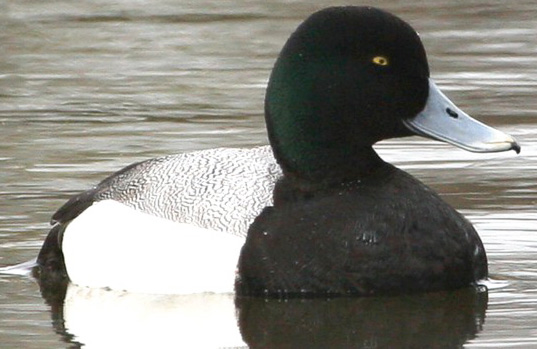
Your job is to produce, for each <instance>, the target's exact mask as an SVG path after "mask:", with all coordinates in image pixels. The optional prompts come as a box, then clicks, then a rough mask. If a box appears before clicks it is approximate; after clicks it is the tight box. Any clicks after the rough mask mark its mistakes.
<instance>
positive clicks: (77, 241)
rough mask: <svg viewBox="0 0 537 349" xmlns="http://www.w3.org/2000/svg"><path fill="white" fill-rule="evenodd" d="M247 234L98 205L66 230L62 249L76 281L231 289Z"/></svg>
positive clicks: (162, 289) (150, 289)
mask: <svg viewBox="0 0 537 349" xmlns="http://www.w3.org/2000/svg"><path fill="white" fill-rule="evenodd" d="M243 243H244V238H241V237H237V236H235V235H232V234H229V233H226V232H219V231H214V230H209V229H204V228H199V227H195V226H193V225H190V224H181V223H175V222H172V221H169V220H166V219H163V218H159V217H155V216H152V215H149V214H146V213H142V212H139V211H136V210H134V209H132V208H130V207H127V206H125V205H123V204H121V203H118V202H117V201H113V200H104V201H99V202H96V203H94V204H93V205H92V206H90V207H89V208H87V209H86V210H85V211H84V212H83V213H82V214H80V216H78V217H77V218H76V219H74V220H73V221H72V222H71V223H70V224H69V225H68V226H67V228H66V230H65V232H64V237H63V243H62V249H63V253H64V257H65V264H66V266H67V273H68V275H69V278H70V279H71V281H72V282H73V283H74V284H76V285H81V286H88V287H98V288H101V287H108V288H111V289H114V290H126V291H129V292H139V293H156V294H192V293H204V292H214V293H231V292H233V285H234V281H235V275H236V268H237V261H238V258H239V254H240V250H241V247H242V245H243Z"/></svg>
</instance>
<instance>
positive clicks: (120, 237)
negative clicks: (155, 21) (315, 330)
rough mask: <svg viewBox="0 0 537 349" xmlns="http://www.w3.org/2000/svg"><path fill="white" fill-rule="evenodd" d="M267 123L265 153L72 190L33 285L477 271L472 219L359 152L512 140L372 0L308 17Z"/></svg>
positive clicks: (279, 291) (418, 285) (123, 175)
mask: <svg viewBox="0 0 537 349" xmlns="http://www.w3.org/2000/svg"><path fill="white" fill-rule="evenodd" d="M265 117H266V123H267V129H268V134H269V139H270V143H271V147H272V151H273V152H274V157H273V156H272V154H271V150H270V149H269V148H268V147H261V148H254V149H250V150H245V149H214V150H209V151H200V152H194V153H188V154H180V155H174V156H169V157H164V158H158V159H153V160H148V161H145V162H141V163H137V164H134V165H131V166H129V167H127V168H125V169H123V170H121V171H119V172H117V173H115V174H113V175H112V176H110V177H108V178H107V179H105V180H104V181H103V182H101V183H100V184H99V185H97V186H96V187H94V188H93V189H91V190H89V191H86V192H84V193H81V194H79V195H77V196H75V197H73V198H71V199H70V200H69V201H68V202H67V203H66V204H65V205H64V206H62V207H61V208H60V209H59V210H58V211H57V212H56V214H55V215H54V216H53V223H54V226H53V228H52V230H51V231H50V233H49V236H48V237H47V239H46V241H45V243H44V245H43V247H42V250H41V252H40V254H39V256H38V265H39V270H40V275H41V276H42V279H48V280H58V279H60V280H66V279H67V278H69V279H70V280H71V281H72V282H74V283H77V284H79V285H86V286H93V287H110V288H115V289H126V290H131V291H138V292H156V293H194V292H209V291H214V292H228V291H229V292H231V291H233V284H234V281H235V290H236V292H237V294H238V295H247V296H248V295H253V296H276V297H279V296H295V295H297V296H324V295H372V294H397V293H405V292H416V291H434V290H440V289H452V288H459V287H464V286H468V285H470V284H472V283H474V282H475V281H477V280H479V279H482V278H485V277H486V276H487V259H486V254H485V250H484V248H483V245H482V243H481V240H480V239H479V236H478V235H477V233H476V231H475V230H474V228H473V227H472V225H471V224H470V223H469V222H468V221H467V220H466V219H465V218H464V217H463V216H462V215H461V214H459V213H458V212H457V211H455V210H454V209H453V208H452V207H450V206H449V205H448V204H447V203H445V202H444V201H443V200H442V199H441V198H440V197H439V196H438V195H437V194H435V193H434V192H433V191H432V190H431V189H429V188H428V187H427V186H425V185H424V184H422V183H421V182H419V181H418V180H417V179H415V178H413V177H412V176H410V175H409V174H407V173H405V172H403V171H401V170H399V169H397V168H395V167H394V166H392V165H390V164H387V163H385V162H384V161H383V160H382V159H381V158H380V157H379V156H378V155H377V153H376V152H375V151H374V150H373V148H372V145H373V144H375V143H376V142H378V141H380V140H383V139H387V138H392V137H405V136H411V135H422V136H425V137H429V138H433V139H437V140H441V141H445V142H448V143H451V144H453V145H456V146H458V147H461V148H463V149H467V150H470V151H477V152H495V151H506V150H510V149H514V150H515V151H517V152H518V151H519V149H520V147H519V145H518V144H517V143H516V141H515V140H514V139H513V138H512V137H510V136H508V135H506V134H504V133H502V132H499V131H497V130H495V129H492V128H490V127H488V126H485V125H483V124H481V123H479V122H477V121H475V120H473V119H472V118H470V117H469V116H468V115H467V114H465V113H464V112H463V111H462V110H460V109H459V108H457V107H456V106H455V105H454V104H453V103H452V102H451V101H449V99H448V98H447V97H446V96H444V95H443V94H442V93H441V92H440V90H439V89H438V88H437V86H436V85H435V84H434V82H433V81H432V80H431V79H430V77H429V67H428V63H427V58H426V54H425V50H424V48H423V45H422V43H421V41H420V39H419V37H418V34H417V33H416V32H415V31H414V30H413V29H412V28H411V27H410V25H408V24H407V23H406V22H404V21H403V20H401V19H399V18H398V17H396V16H394V15H391V14H389V13H387V12H385V11H382V10H379V9H375V8H371V7H352V6H349V7H332V8H327V9H324V10H321V11H319V12H317V13H315V14H313V15H311V16H310V17H309V18H308V19H307V20H306V21H305V22H304V23H302V24H301V25H300V26H299V27H298V29H297V30H296V31H295V32H294V33H293V34H292V35H291V37H290V38H289V40H288V41H287V43H286V44H285V46H284V48H283V49H282V51H281V53H280V55H279V57H278V59H277V61H276V64H275V66H274V69H273V71H272V74H271V77H270V81H269V84H268V87H267V93H266V100H265ZM245 236H246V240H244V238H245ZM239 254H240V258H239ZM237 259H238V260H239V262H238V276H237V277H236V268H237Z"/></svg>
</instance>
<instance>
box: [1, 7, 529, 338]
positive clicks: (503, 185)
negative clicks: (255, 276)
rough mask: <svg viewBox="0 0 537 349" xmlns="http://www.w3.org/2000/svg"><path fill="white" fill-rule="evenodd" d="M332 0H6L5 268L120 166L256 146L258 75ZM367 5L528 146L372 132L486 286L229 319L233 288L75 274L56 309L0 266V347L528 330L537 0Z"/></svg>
mask: <svg viewBox="0 0 537 349" xmlns="http://www.w3.org/2000/svg"><path fill="white" fill-rule="evenodd" d="M337 3H339V4H342V2H335V1H326V0H322V1H316V2H308V1H290V0H279V1H261V0H249V1H247V0H243V1H214V2H213V1H206V0H205V1H204V0H201V1H200V0H198V1H172V0H152V1H144V0H137V1H135V0H131V1H126V0H122V1H116V2H114V3H111V2H109V1H100V0H91V1H90V0H88V1H83V2H76V3H73V2H71V1H67V0H65V1H54V0H51V1H45V2H44V1H38V0H27V1H16V0H6V1H3V2H2V3H1V4H0V139H1V141H0V183H2V188H0V195H1V199H2V200H0V265H1V266H6V265H12V264H15V263H19V262H22V261H26V260H30V259H32V258H34V257H35V256H36V254H37V252H38V251H39V248H40V245H41V243H42V241H43V239H44V237H45V235H46V233H47V231H48V228H49V225H48V221H49V219H50V216H51V215H52V213H53V212H54V211H55V210H56V209H57V208H58V207H59V206H60V205H61V204H62V203H63V202H64V201H65V200H66V199H67V198H68V197H69V196H70V195H72V194H74V193H76V192H78V191H81V190H83V189H86V188H88V187H90V186H91V185H93V184H94V183H96V182H97V181H99V180H100V179H102V178H103V177H104V176H105V175H106V174H109V173H110V172H112V171H115V170H117V169H119V168H121V167H122V166H124V165H127V164H129V163H132V162H134V161H138V160H143V159H146V158H150V157H154V156H159V155H165V154H170V153H176V152H182V151H188V150H195V149H203V148H213V147H219V146H241V147H242V146H255V145H260V144H266V142H267V139H266V135H265V130H264V123H263V118H262V110H263V109H262V104H263V96H264V87H265V84H266V81H267V79H268V74H269V72H270V69H271V67H272V64H273V62H274V60H275V57H276V55H277V53H278V51H279V50H280V48H281V46H282V45H283V43H284V42H285V40H286V38H287V36H288V35H289V34H290V33H291V32H292V30H293V29H294V28H295V27H296V25H297V24H298V23H299V22H300V21H301V20H303V19H304V18H305V17H306V16H307V15H308V14H309V13H311V12H313V11H315V10H317V9H320V8H322V7H325V6H328V5H334V4H337ZM353 4H358V3H357V2H353ZM375 4H376V6H379V7H382V8H385V9H387V10H390V11H392V12H394V13H396V14H398V15H399V16H401V17H403V18H404V19H406V20H408V21H409V22H410V23H411V24H412V25H413V26H414V27H415V28H416V29H417V30H418V31H419V32H420V34H421V37H422V39H423V41H424V43H425V46H426V48H427V51H428V56H429V61H430V66H431V71H432V75H433V77H434V78H435V80H436V81H437V83H438V84H439V85H440V86H441V87H442V89H443V90H444V91H445V92H447V94H448V95H449V96H450V97H451V99H452V100H454V101H455V102H456V103H457V104H458V105H459V106H460V107H461V108H462V109H464V110H465V111H466V112H468V113H469V114H471V115H473V116H474V117H477V118H479V119H481V120H483V121H485V122H487V123H489V124H491V125H494V126H495V127H498V128H500V129H502V130H503V131H506V132H507V133H510V134H512V135H514V136H515V137H516V138H517V139H518V140H519V142H520V143H521V145H522V153H521V154H520V155H518V156H516V155H515V154H514V153H512V152H511V153H501V154H485V155H484V154H472V153H467V152H464V151H462V150H458V149H454V148H453V147H450V146H447V145H444V144H439V143H436V142H432V141H428V140H424V139H419V138H412V139H405V140H392V141H388V142H384V143H382V144H380V145H378V146H377V149H378V150H379V152H380V154H381V155H382V156H383V157H384V158H385V159H386V160H389V161H391V162H393V163H395V164H396V165H398V166H400V167H402V168H404V169H405V170H407V171H409V172H410V173H412V174H413V175H415V176H416V177H418V178H420V179H422V180H423V181H424V182H426V183H427V184H429V185H430V186H432V187H433V188H435V189H436V190H437V191H438V192H440V193H441V194H442V195H443V197H444V198H445V199H446V200H447V201H448V202H450V203H451V204H452V205H454V206H455V207H457V208H459V209H460V210H461V211H462V212H463V213H464V214H465V215H466V216H467V217H468V218H469V219H470V220H471V221H472V222H473V223H474V225H475V226H476V228H477V229H478V231H479V232H480V235H481V237H482V239H483V241H484V244H485V247H486V249H487V252H488V257H489V268H490V273H491V280H490V281H489V282H488V284H487V286H488V292H478V293H476V292H473V293H472V292H469V291H461V292H454V293H447V294H437V295H417V296H411V297H395V298H387V299H386V298H380V299H379V298H373V299H354V300H332V301H289V302H277V301H271V302H264V301H251V302H245V303H244V304H241V305H240V313H239V316H238V319H239V322H240V331H241V332H240V333H239V329H238V328H237V327H236V326H235V321H236V318H235V305H234V304H233V299H232V298H230V297H208V298H200V299H194V298H190V299H184V298H181V297H175V298H174V297H172V298H171V299H164V298H158V297H153V298H151V297H149V299H146V298H144V299H141V300H139V299H133V298H136V297H135V296H132V295H124V294H114V293H104V294H103V295H101V296H102V297H104V299H102V298H101V299H100V301H101V302H99V303H92V302H94V301H95V299H99V298H98V297H93V298H88V297H86V298H85V297H83V295H84V292H87V291H84V290H76V289H70V290H69V291H68V296H69V298H68V300H69V302H68V305H69V307H67V308H66V309H55V308H54V307H51V306H49V305H47V304H46V303H45V301H44V300H43V298H42V297H41V295H40V293H39V288H38V286H37V284H36V283H35V282H34V281H33V279H32V278H31V277H28V276H18V275H2V276H0V343H1V346H2V347H3V348H65V347H77V346H80V345H81V344H80V343H83V344H86V347H98V348H104V347H113V346H116V347H127V346H128V345H131V347H133V346H136V345H138V346H140V347H142V346H146V347H148V346H152V347H158V346H159V345H160V346H166V347H169V346H172V347H202V346H205V347H218V346H221V347H226V346H227V347H230V346H239V347H240V346H246V345H247V344H249V345H251V346H252V347H278V348H281V347H301V346H302V347H303V346H306V345H307V344H309V347H344V348H347V347H358V348H374V347H432V346H434V347H446V348H450V347H459V346H461V345H465V346H466V347H469V348H489V347H497V348H506V347H516V348H530V347H535V346H537V288H536V287H535V284H536V281H537V262H536V260H535V257H534V256H535V252H536V250H537V224H536V223H537V213H536V211H535V210H534V207H535V204H536V200H537V195H536V190H535V189H536V185H535V175H536V174H537V165H536V164H537V162H536V161H535V160H536V158H537V141H536V138H535V136H534V134H536V132H537V119H536V115H535V110H537V98H535V97H534V95H535V92H536V91H537V82H536V81H537V76H536V75H537V73H536V70H535V68H534V67H535V66H537V57H536V55H535V52H536V51H537V39H535V37H536V36H535V33H536V31H537V22H536V21H535V20H534V19H535V18H536V17H537V5H535V4H534V1H530V0H526V1H518V2H507V1H503V0H497V1H485V0H472V1H464V2H463V1H447V0H446V1H442V0H432V1H427V2H424V1H407V2H401V1H395V0H394V1H388V0H383V1H376V2H375ZM80 294H82V297H77V295H78V296H80ZM89 299H91V301H90V300H89ZM202 304H203V305H204V306H198V305H202ZM204 314H205V315H204Z"/></svg>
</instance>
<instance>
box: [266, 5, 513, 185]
mask: <svg viewBox="0 0 537 349" xmlns="http://www.w3.org/2000/svg"><path fill="white" fill-rule="evenodd" d="M265 116H266V122H267V128H268V133H269V138H270V142H271V145H272V147H273V149H274V153H275V156H276V158H277V160H278V162H279V163H280V165H281V166H282V168H283V170H284V172H285V173H286V174H287V175H290V176H292V177H298V178H303V179H307V180H319V179H321V180H322V179H325V178H330V177H332V178H338V180H341V179H351V178H352V177H353V176H360V175H363V173H364V171H365V172H367V171H369V170H371V169H370V168H368V167H372V166H375V163H376V161H375V160H374V159H375V156H372V155H371V153H372V152H373V151H372V145H373V144H374V143H376V142H378V141H380V140H383V139H387V138H393V137H404V136H410V135H416V134H417V135H422V136H427V137H430V138H434V139H437V140H441V141H445V142H448V143H451V144H453V145H455V146H458V147H461V148H463V149H466V150H470V151H476V152H497V151H505V150H509V149H514V150H516V151H517V152H518V150H519V149H520V148H519V146H518V144H517V143H516V141H515V140H514V139H513V138H512V137H510V136H509V135H506V134H504V133H502V132H500V131H497V130H495V129H493V128H490V127H488V126H486V125H483V124H481V123H479V122H478V121H476V120H474V119H472V118H471V117H469V116H468V115H467V114H465V113H464V112H463V111H462V110H460V109H459V108H457V107H456V106H455V105H454V104H453V103H452V102H451V101H450V100H449V99H448V98H447V97H446V96H445V95H443V94H442V93H441V92H440V90H439V89H438V88H437V87H436V85H435V84H434V83H433V81H432V80H431V79H430V78H429V66H428V63H427V56H426V54H425V49H424V48H423V44H422V43H421V40H420V38H419V36H418V34H417V33H416V31H415V30H414V29H412V27H411V26H410V25H409V24H407V23H406V22H404V21H403V20H401V19H400V18H398V17H396V16H394V15H391V14H389V13H387V12H385V11H382V10H379V9H375V8H371V7H333V8H327V9H324V10H322V11H319V12H317V13H314V14H313V15H311V16H310V17H309V18H308V19H306V21H304V22H303V23H302V24H301V25H300V26H299V27H298V28H297V30H296V31H295V32H294V33H293V34H292V35H291V37H290V38H289V40H288V41H287V43H286V44H285V46H284V47H283V49H282V51H281V53H280V55H279V57H278V59H277V61H276V63H275V66H274V69H273V71H272V74H271V77H270V81H269V84H268V87H267V94H266V99H265ZM345 177H348V178H345Z"/></svg>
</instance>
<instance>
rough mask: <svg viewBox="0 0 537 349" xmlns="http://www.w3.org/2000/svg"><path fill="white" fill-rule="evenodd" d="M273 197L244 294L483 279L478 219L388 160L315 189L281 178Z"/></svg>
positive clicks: (260, 225) (432, 287)
mask: <svg viewBox="0 0 537 349" xmlns="http://www.w3.org/2000/svg"><path fill="white" fill-rule="evenodd" d="M275 196H276V198H279V199H276V202H275V204H274V206H273V207H270V208H266V209H265V210H264V211H263V213H262V214H261V215H260V216H258V218H257V219H256V221H255V222H254V224H253V225H252V226H251V227H250V231H249V234H248V239H247V242H246V244H245V247H244V249H243V251H242V254H241V261H240V264H239V265H240V268H241V273H240V276H241V278H240V279H239V282H238V287H239V289H240V292H241V293H242V294H254V295H255V294H264V293H266V294H273V295H279V296H284V297H285V296H288V295H302V296H314V295H323V294H325V295H328V296H330V295H341V294H343V295H373V294H397V293H409V292H416V291H436V290H442V289H455V288H460V287H463V286H467V285H469V284H471V283H472V282H474V281H476V280H480V279H483V278H485V277H486V276H487V257H486V254H485V249H484V248H483V244H482V243H481V240H480V239H479V236H478V235H477V232H476V231H475V229H474V228H473V226H472V225H471V224H470V223H469V222H468V221H467V220H466V219H465V218H464V217H463V216H462V215H461V214H459V213H458V212H457V211H455V210H454V209H453V208H452V207H451V206H449V205H448V204H446V203H445V202H444V201H443V200H442V199H441V198H440V197H439V196H438V195H436V194H435V193H434V192H433V191H432V190H431V189H430V188H428V187H427V186H425V185H424V184H422V183H421V182H419V181H418V180H416V179H415V178H414V177H412V176H410V175H409V174H407V173H405V172H404V171H401V170H399V169H397V168H395V167H393V166H391V165H389V164H384V165H382V166H381V167H379V168H377V169H376V170H375V171H374V173H372V174H371V176H368V177H367V178H364V179H362V180H360V181H356V182H348V183H345V184H341V185H336V186H333V187H329V188H325V189H321V190H315V191H313V192H310V191H297V190H296V189H294V188H293V186H292V185H291V186H289V185H287V184H286V183H284V182H283V181H282V182H280V183H278V185H277V187H276V190H275ZM301 231H307V232H308V234H300V233H297V232H301Z"/></svg>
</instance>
